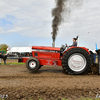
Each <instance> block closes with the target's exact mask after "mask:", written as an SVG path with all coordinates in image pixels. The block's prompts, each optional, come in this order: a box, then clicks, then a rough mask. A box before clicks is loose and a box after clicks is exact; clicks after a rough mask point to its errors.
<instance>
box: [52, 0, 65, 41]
mask: <svg viewBox="0 0 100 100" xmlns="http://www.w3.org/2000/svg"><path fill="white" fill-rule="evenodd" d="M65 1H66V0H56V7H55V8H54V9H53V10H52V16H53V17H54V19H53V21H52V28H53V32H52V39H53V42H54V41H55V39H56V36H57V31H58V27H59V25H60V24H61V21H62V12H63V11H64V2H65Z"/></svg>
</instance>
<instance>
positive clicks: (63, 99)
mask: <svg viewBox="0 0 100 100" xmlns="http://www.w3.org/2000/svg"><path fill="white" fill-rule="evenodd" d="M0 100H5V99H0ZM18 100H19V99H18ZM25 100H27V99H25ZM28 100H34V99H31V98H29V99H28ZM39 100H43V99H39ZM61 100H69V99H65V98H62V99H61ZM77 100H100V98H98V99H90V98H80V99H77Z"/></svg>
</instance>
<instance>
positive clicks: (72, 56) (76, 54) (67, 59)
mask: <svg viewBox="0 0 100 100" xmlns="http://www.w3.org/2000/svg"><path fill="white" fill-rule="evenodd" d="M90 65H91V62H90V55H89V53H88V52H87V51H86V50H84V49H82V48H72V49H70V50H68V51H67V52H66V53H65V54H64V56H63V58H62V67H63V69H64V71H65V72H66V73H68V74H70V75H80V74H86V73H87V72H88V71H89V69H90Z"/></svg>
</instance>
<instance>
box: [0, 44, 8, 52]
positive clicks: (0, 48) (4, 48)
mask: <svg viewBox="0 0 100 100" xmlns="http://www.w3.org/2000/svg"><path fill="white" fill-rule="evenodd" d="M7 48H8V46H7V45H6V44H1V45H0V50H5V51H7Z"/></svg>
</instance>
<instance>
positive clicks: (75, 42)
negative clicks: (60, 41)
mask: <svg viewBox="0 0 100 100" xmlns="http://www.w3.org/2000/svg"><path fill="white" fill-rule="evenodd" d="M76 40H77V38H73V44H72V45H70V46H69V45H67V47H73V46H77V41H76Z"/></svg>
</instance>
